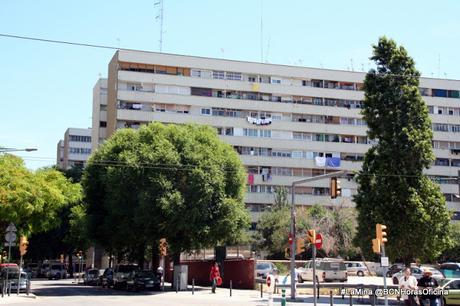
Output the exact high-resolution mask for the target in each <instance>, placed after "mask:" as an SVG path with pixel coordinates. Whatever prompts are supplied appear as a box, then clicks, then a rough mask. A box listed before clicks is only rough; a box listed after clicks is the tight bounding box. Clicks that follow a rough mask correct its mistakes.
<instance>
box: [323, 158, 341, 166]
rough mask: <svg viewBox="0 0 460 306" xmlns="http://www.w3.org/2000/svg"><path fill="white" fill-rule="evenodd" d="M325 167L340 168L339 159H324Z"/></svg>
mask: <svg viewBox="0 0 460 306" xmlns="http://www.w3.org/2000/svg"><path fill="white" fill-rule="evenodd" d="M326 166H328V167H340V157H328V158H326Z"/></svg>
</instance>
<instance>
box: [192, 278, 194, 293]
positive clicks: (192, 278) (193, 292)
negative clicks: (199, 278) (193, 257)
mask: <svg viewBox="0 0 460 306" xmlns="http://www.w3.org/2000/svg"><path fill="white" fill-rule="evenodd" d="M194 294H195V278H192V295H194Z"/></svg>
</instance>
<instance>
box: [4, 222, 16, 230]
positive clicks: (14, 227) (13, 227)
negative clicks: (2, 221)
mask: <svg viewBox="0 0 460 306" xmlns="http://www.w3.org/2000/svg"><path fill="white" fill-rule="evenodd" d="M17 231H18V230H17V229H16V226H14V224H13V223H10V224H9V225H8V227H7V228H6V232H17Z"/></svg>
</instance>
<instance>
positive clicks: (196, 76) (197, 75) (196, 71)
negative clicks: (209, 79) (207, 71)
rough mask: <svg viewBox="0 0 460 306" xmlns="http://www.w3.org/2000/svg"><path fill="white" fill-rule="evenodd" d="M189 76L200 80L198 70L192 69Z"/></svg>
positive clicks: (199, 71)
mask: <svg viewBox="0 0 460 306" xmlns="http://www.w3.org/2000/svg"><path fill="white" fill-rule="evenodd" d="M190 75H191V76H192V77H195V78H201V70H198V69H192V70H191V71H190Z"/></svg>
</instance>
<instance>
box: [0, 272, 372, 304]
mask: <svg viewBox="0 0 460 306" xmlns="http://www.w3.org/2000/svg"><path fill="white" fill-rule="evenodd" d="M360 280H361V281H360ZM350 281H351V282H352V283H374V282H375V281H376V279H374V278H371V277H360V278H352V279H351V280H350ZM32 293H33V295H32V296H30V297H26V296H25V295H24V294H21V295H20V296H16V295H11V296H10V297H5V298H3V299H1V300H0V304H8V305H37V306H54V305H56V306H57V305H69V306H73V305H75V306H76V305H79V306H80V305H98V306H103V305H115V306H116V305H140V306H142V305H167V306H176V305H177V306H179V305H204V306H206V305H209V306H211V305H254V306H262V305H268V294H267V293H264V295H263V298H260V292H259V291H257V290H236V289H234V290H233V291H232V296H231V297H230V291H229V289H226V288H218V290H217V293H216V294H212V293H211V290H210V288H208V287H197V288H196V289H195V294H194V295H192V292H191V290H189V291H183V292H179V293H176V292H174V291H167V292H140V293H131V292H126V291H117V290H113V289H104V288H101V287H95V286H83V285H81V284H80V285H77V284H75V283H73V280H70V279H67V280H56V281H49V280H34V281H33V283H32ZM34 296H35V298H34ZM299 299H300V300H299V301H301V302H307V303H312V302H313V301H312V297H311V296H300V297H299ZM280 304H281V301H280V295H275V296H274V305H280ZM296 304H298V303H293V302H288V303H287V305H296ZM334 304H336V305H349V300H348V299H344V300H342V299H340V297H338V296H337V297H335V298H334ZM359 304H360V305H363V304H362V301H361V302H360V303H359ZM318 305H324V306H325V305H330V304H329V297H327V296H323V297H321V298H320V300H319V302H318Z"/></svg>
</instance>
